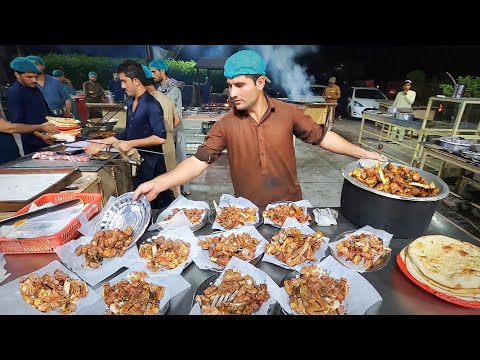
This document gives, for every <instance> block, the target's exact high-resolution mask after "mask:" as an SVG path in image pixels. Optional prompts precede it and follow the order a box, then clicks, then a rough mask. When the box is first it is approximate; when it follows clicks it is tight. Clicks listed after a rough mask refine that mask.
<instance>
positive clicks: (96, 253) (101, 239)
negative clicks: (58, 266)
mask: <svg viewBox="0 0 480 360" xmlns="http://www.w3.org/2000/svg"><path fill="white" fill-rule="evenodd" d="M132 233H133V228H132V227H131V226H127V227H126V229H125V230H123V231H122V230H120V229H113V230H102V231H99V232H97V233H96V234H95V235H94V237H93V239H92V240H91V241H90V244H88V245H80V246H78V247H77V248H76V249H75V255H77V256H80V255H84V256H85V262H84V263H83V265H82V266H89V267H91V268H98V267H100V266H101V265H102V261H103V259H104V258H113V257H115V256H118V257H121V256H123V255H124V254H125V251H126V250H127V248H128V247H129V246H130V244H131V243H132Z"/></svg>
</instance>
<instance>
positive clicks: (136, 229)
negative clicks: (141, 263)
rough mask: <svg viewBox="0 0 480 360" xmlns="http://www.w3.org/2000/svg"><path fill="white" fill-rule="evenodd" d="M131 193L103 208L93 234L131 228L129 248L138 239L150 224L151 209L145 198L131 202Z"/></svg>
mask: <svg viewBox="0 0 480 360" xmlns="http://www.w3.org/2000/svg"><path fill="white" fill-rule="evenodd" d="M132 196H133V192H128V193H125V194H123V195H121V196H119V197H117V198H116V199H115V200H114V201H112V202H111V203H110V204H108V205H107V206H106V207H105V208H103V210H102V212H101V213H100V215H99V217H98V221H97V224H96V226H95V232H98V231H101V230H112V229H115V228H117V229H121V230H124V229H125V228H126V227H127V226H129V225H130V226H131V227H132V228H133V233H132V243H131V244H130V246H129V247H131V246H132V245H133V244H135V242H136V241H137V240H138V239H140V237H141V236H142V235H143V233H144V232H145V230H146V229H147V227H148V224H149V222H150V217H151V215H152V208H151V206H150V202H149V201H148V199H147V198H146V196H144V195H142V196H140V198H139V199H138V200H136V201H133V200H132Z"/></svg>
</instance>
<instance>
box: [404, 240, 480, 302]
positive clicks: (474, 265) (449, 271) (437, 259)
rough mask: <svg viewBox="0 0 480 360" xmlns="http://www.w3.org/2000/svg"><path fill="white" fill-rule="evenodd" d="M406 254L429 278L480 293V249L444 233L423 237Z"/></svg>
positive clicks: (463, 289) (451, 287)
mask: <svg viewBox="0 0 480 360" xmlns="http://www.w3.org/2000/svg"><path fill="white" fill-rule="evenodd" d="M405 255H406V257H407V258H408V259H409V260H410V261H411V262H412V263H413V264H414V266H415V267H416V268H417V269H418V270H419V271H420V273H422V274H423V275H425V276H426V277H427V278H429V279H431V280H433V281H435V282H437V283H438V284H440V285H441V286H442V287H445V288H450V289H458V290H460V292H462V293H464V292H465V290H469V289H470V290H471V291H472V292H474V293H477V292H478V293H480V291H479V289H480V248H479V247H477V246H474V245H472V244H470V243H467V242H463V241H459V240H456V239H452V238H449V237H447V236H442V235H431V236H422V237H420V238H418V239H417V240H415V241H413V242H412V243H411V244H410V245H409V246H408V247H407V249H406V254H405Z"/></svg>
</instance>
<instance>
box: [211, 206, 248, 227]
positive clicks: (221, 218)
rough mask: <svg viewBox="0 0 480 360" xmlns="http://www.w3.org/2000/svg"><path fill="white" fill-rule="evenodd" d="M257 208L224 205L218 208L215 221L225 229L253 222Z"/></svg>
mask: <svg viewBox="0 0 480 360" xmlns="http://www.w3.org/2000/svg"><path fill="white" fill-rule="evenodd" d="M256 215H257V209H254V208H249V207H247V208H239V207H236V206H225V207H222V208H220V213H219V214H217V218H216V219H215V222H217V223H219V224H220V225H222V226H223V227H224V228H225V229H227V230H231V229H233V228H236V227H237V226H239V225H241V226H243V225H245V223H250V224H254V223H255V217H256Z"/></svg>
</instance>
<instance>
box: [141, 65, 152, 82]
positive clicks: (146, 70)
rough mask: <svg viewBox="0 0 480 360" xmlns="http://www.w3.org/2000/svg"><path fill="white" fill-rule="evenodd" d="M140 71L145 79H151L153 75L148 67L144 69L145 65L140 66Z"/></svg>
mask: <svg viewBox="0 0 480 360" xmlns="http://www.w3.org/2000/svg"><path fill="white" fill-rule="evenodd" d="M142 69H143V72H144V73H145V77H146V78H147V79H153V73H152V71H151V70H150V69H149V68H148V67H146V66H145V65H142Z"/></svg>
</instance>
